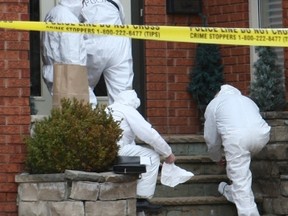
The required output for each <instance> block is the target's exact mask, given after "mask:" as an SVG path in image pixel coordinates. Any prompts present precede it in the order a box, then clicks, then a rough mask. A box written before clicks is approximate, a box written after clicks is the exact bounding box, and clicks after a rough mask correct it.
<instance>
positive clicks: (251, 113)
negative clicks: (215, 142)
mask: <svg viewBox="0 0 288 216" xmlns="http://www.w3.org/2000/svg"><path fill="white" fill-rule="evenodd" d="M230 90H231V89H230ZM237 91H238V90H237ZM237 91H236V90H235V92H234V93H229V92H225V90H224V91H221V92H220V94H219V95H218V96H217V97H216V98H215V99H214V100H215V103H217V108H216V112H215V115H216V121H217V128H218V130H219V132H220V133H221V134H222V135H223V134H226V133H233V131H234V132H235V131H238V130H246V129H248V130H253V129H259V128H262V127H266V125H267V124H266V122H265V121H264V120H263V118H262V116H261V115H260V113H259V108H258V107H257V105H256V104H255V103H254V102H253V101H252V100H251V99H250V98H248V97H246V96H244V95H241V94H238V93H237ZM212 105H213V104H212Z"/></svg>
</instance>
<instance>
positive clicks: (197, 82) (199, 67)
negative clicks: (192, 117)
mask: <svg viewBox="0 0 288 216" xmlns="http://www.w3.org/2000/svg"><path fill="white" fill-rule="evenodd" d="M189 76H190V83H189V85H188V92H189V93H190V94H191V95H192V97H193V99H194V100H195V102H196V103H197V107H198V109H199V111H200V113H201V115H202V116H203V114H204V112H205V109H206V107H207V105H208V104H209V102H210V101H211V100H212V99H213V98H214V96H215V94H216V93H217V92H218V91H219V90H220V88H221V85H223V83H224V74H223V64H222V57H221V53H220V49H219V46H218V45H216V44H198V46H197V49H196V57H195V65H194V68H192V70H191V72H190V74H189Z"/></svg>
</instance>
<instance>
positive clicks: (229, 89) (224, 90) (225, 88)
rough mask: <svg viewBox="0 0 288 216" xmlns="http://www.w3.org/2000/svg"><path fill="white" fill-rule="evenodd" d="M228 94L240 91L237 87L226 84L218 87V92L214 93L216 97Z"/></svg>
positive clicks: (239, 93)
mask: <svg viewBox="0 0 288 216" xmlns="http://www.w3.org/2000/svg"><path fill="white" fill-rule="evenodd" d="M228 94H230V95H241V92H240V91H239V90H238V89H237V88H235V87H233V86H231V85H227V84H226V85H222V86H221V89H220V91H219V93H218V94H217V95H216V97H217V96H219V95H228Z"/></svg>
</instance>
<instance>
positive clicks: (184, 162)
mask: <svg viewBox="0 0 288 216" xmlns="http://www.w3.org/2000/svg"><path fill="white" fill-rule="evenodd" d="M161 161H163V159H162V160H161ZM175 164H176V165H177V166H179V167H181V168H183V169H185V170H187V171H190V172H192V173H194V175H210V174H211V175H223V174H225V173H226V170H225V167H222V166H219V165H217V164H216V163H215V162H213V161H212V160H210V158H209V157H208V156H207V155H192V156H190V155H189V156H176V161H175Z"/></svg>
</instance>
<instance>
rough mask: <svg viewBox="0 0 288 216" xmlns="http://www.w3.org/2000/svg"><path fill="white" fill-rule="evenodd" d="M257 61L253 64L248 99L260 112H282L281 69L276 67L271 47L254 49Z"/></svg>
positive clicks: (283, 98)
mask: <svg viewBox="0 0 288 216" xmlns="http://www.w3.org/2000/svg"><path fill="white" fill-rule="evenodd" d="M256 52H257V54H258V56H259V59H258V60H257V61H256V62H255V64H254V65H253V66H254V69H255V73H254V77H255V79H254V80H253V81H252V82H251V85H250V97H251V98H252V100H254V101H255V103H256V104H257V105H258V106H259V109H260V111H282V110H284V109H285V107H286V99H285V80H284V74H283V69H282V68H281V67H280V66H279V65H277V59H278V57H277V54H276V52H275V50H274V49H273V48H272V47H256Z"/></svg>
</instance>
